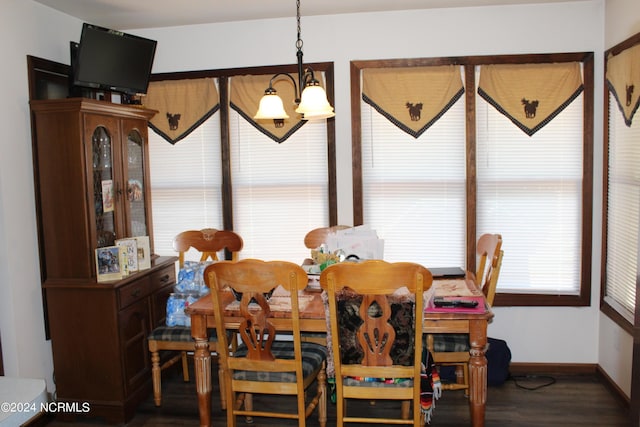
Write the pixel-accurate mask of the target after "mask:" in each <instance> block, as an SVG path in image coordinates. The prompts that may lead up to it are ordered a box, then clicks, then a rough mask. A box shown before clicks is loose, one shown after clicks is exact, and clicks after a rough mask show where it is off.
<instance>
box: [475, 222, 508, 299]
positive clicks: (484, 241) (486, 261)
mask: <svg viewBox="0 0 640 427" xmlns="http://www.w3.org/2000/svg"><path fill="white" fill-rule="evenodd" d="M476 254H477V255H478V257H479V260H478V268H477V272H476V280H477V281H478V286H479V287H480V288H481V289H482V292H483V293H484V295H485V297H486V298H487V302H488V303H489V304H493V299H494V297H495V294H496V287H497V285H498V276H499V275H500V268H501V266H502V256H503V254H504V252H503V251H502V236H501V235H500V234H483V235H482V236H480V238H479V239H478V243H477V245H476Z"/></svg>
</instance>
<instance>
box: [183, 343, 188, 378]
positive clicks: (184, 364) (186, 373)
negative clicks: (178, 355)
mask: <svg viewBox="0 0 640 427" xmlns="http://www.w3.org/2000/svg"><path fill="white" fill-rule="evenodd" d="M182 379H183V380H184V382H185V383H188V382H189V361H188V360H187V352H186V351H183V352H182Z"/></svg>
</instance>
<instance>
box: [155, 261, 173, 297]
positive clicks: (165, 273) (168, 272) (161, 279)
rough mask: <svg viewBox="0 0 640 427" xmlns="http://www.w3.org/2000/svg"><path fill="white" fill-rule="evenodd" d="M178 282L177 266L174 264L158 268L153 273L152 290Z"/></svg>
mask: <svg viewBox="0 0 640 427" xmlns="http://www.w3.org/2000/svg"><path fill="white" fill-rule="evenodd" d="M175 284H176V268H175V266H173V265H170V266H168V267H165V268H163V269H162V270H158V271H156V272H154V273H153V274H151V289H150V292H155V291H156V290H158V289H162V288H164V287H165V286H167V285H172V286H173V285H175Z"/></svg>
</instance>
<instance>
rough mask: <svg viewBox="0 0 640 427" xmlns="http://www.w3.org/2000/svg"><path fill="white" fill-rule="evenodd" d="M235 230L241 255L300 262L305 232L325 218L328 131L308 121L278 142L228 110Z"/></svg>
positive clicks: (304, 250)
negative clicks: (241, 247)
mask: <svg viewBox="0 0 640 427" xmlns="http://www.w3.org/2000/svg"><path fill="white" fill-rule="evenodd" d="M230 119H231V126H230V128H231V129H230V135H231V136H230V140H231V150H230V151H231V170H232V188H233V205H234V209H233V224H234V229H235V231H236V232H237V233H239V234H240V235H241V236H242V238H243V240H244V249H243V250H242V253H241V257H242V258H258V259H265V260H270V259H276V258H277V259H281V260H286V261H291V262H296V263H300V262H302V260H304V259H305V258H307V257H308V256H309V250H308V249H307V248H306V247H305V246H304V236H305V234H306V233H307V232H308V231H310V230H312V229H314V228H317V227H322V226H323V225H324V224H328V223H329V211H328V209H327V200H328V195H329V185H328V182H327V164H328V161H327V130H326V123H325V122H324V121H319V122H307V123H305V125H304V126H302V127H301V128H300V129H299V130H298V131H296V133H295V134H293V135H292V136H291V137H290V138H289V139H287V140H286V141H284V142H283V143H281V144H278V143H276V142H274V141H272V140H271V139H269V138H268V137H267V136H265V135H263V134H262V133H260V132H258V131H257V130H256V129H255V128H254V127H253V126H251V125H250V124H249V123H248V122H247V121H246V120H244V119H243V118H242V117H240V114H238V113H236V112H235V111H231V114H230Z"/></svg>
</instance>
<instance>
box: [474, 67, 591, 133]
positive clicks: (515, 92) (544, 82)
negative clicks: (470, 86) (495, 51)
mask: <svg viewBox="0 0 640 427" xmlns="http://www.w3.org/2000/svg"><path fill="white" fill-rule="evenodd" d="M582 90H583V85H582V73H581V69H580V63H578V62H567V63H547V64H501V65H483V66H482V67H481V69H480V82H479V86H478V94H479V95H480V96H481V97H482V98H484V99H485V100H486V101H487V102H488V103H489V104H491V105H493V106H494V107H495V108H496V109H497V110H498V111H499V112H500V113H502V114H504V115H505V116H506V117H508V118H509V119H510V120H511V121H512V122H513V123H514V124H515V125H516V126H518V127H519V128H520V129H521V130H522V131H524V132H525V133H526V134H527V135H529V136H531V135H533V134H534V133H536V132H537V131H538V130H540V129H541V128H542V127H544V126H545V125H546V124H547V123H549V122H550V121H551V120H552V119H553V118H554V117H555V116H557V115H558V114H560V112H561V111H562V110H564V109H565V108H566V106H567V105H569V104H570V103H571V102H572V101H573V100H574V99H575V98H576V97H577V96H578V95H579V94H580V93H581V92H582Z"/></svg>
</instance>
